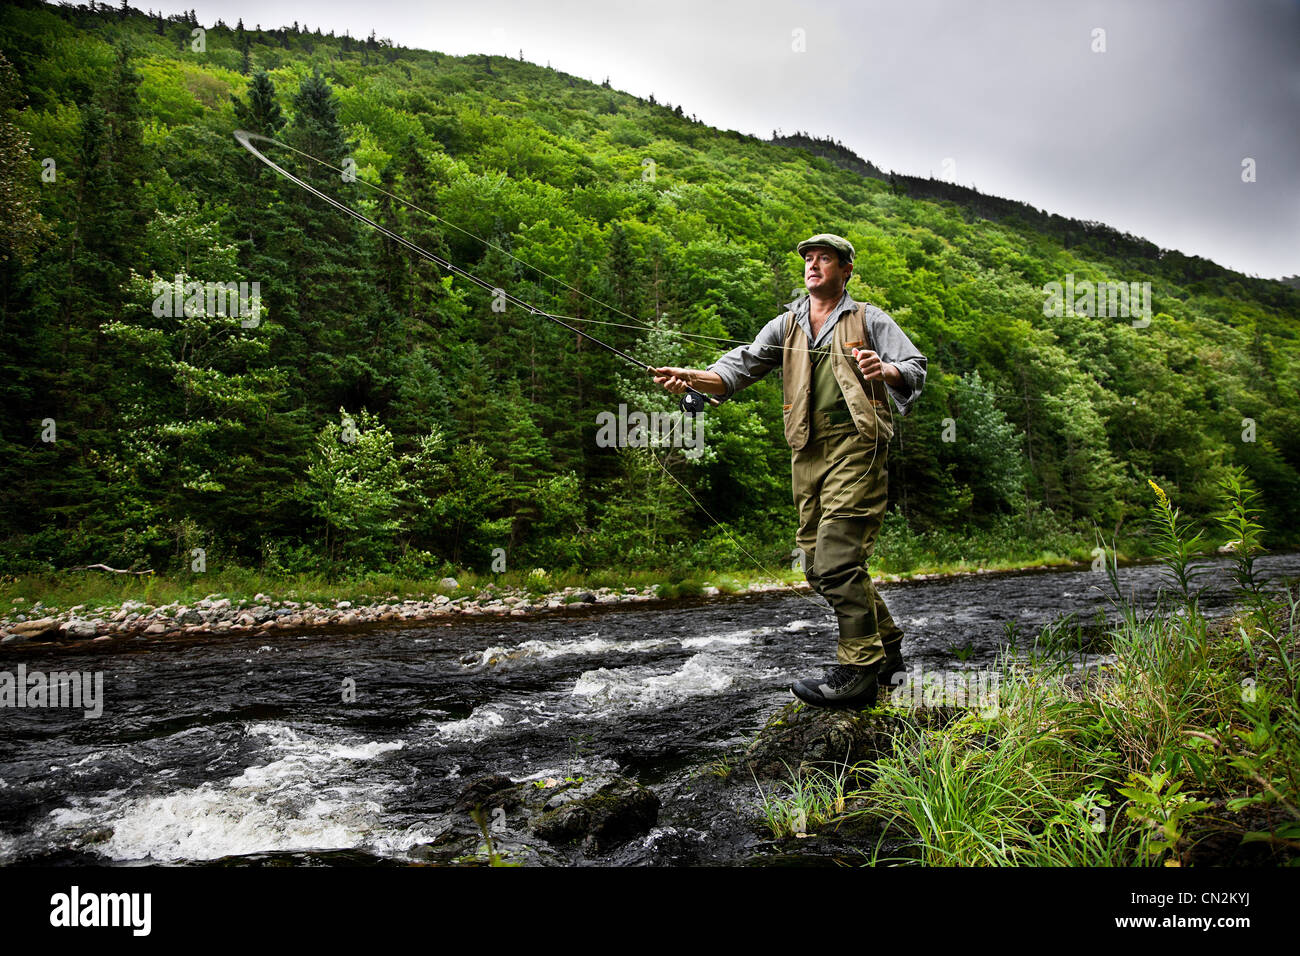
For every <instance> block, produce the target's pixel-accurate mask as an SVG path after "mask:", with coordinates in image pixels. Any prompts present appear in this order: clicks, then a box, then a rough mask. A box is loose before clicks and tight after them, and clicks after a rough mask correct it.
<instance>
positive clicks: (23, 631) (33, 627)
mask: <svg viewBox="0 0 1300 956" xmlns="http://www.w3.org/2000/svg"><path fill="white" fill-rule="evenodd" d="M58 626H59V622H58V621H56V620H55V619H54V618H52V617H42V618H39V619H38V620H35V621H20V622H18V623H17V624H10V625H9V627H8V628H7V630H8V631H9V633H10V634H16V635H17V636H19V637H26V638H32V637H40V636H41V635H42V634H46V633H48V632H49V631H53V630H57V629H58Z"/></svg>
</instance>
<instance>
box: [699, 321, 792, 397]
mask: <svg viewBox="0 0 1300 956" xmlns="http://www.w3.org/2000/svg"><path fill="white" fill-rule="evenodd" d="M788 314H789V313H785V312H783V313H781V314H780V315H778V316H777V317H776V318H775V319H773V320H772V321H770V322H768V323H767V325H765V326H763V329H762V331H760V332H759V333H758V337H757V338H755V339H754V341H753V343H752V344H750V345H741V346H737V347H736V348H734V349H732V350H731V351H730V352H727V353H726V354H725V355H723V356H722V357H721V358H719V359H718V360H717V361H716V362H714V363H713V364H712V365H710V366H709V367H708V371H710V372H717V373H718V377H719V378H720V379H722V383H723V384H724V385H725V386H726V387H727V391H726V392H725V393H724V394H723V395H722V396H720V397H719V400H720V401H724V402H725V401H726V400H727V399H729V398H731V397H732V396H733V395H735V394H736V393H737V392H738V391H740V390H741V389H742V388H748V387H749V386H750V385H753V384H754V383H755V382H757V381H758V380H759V379H761V378H762V377H763V376H764V375H766V374H767V373H768V372H770V371H772V369H774V368H780V367H781V365H782V358H783V356H782V347H783V345H784V343H785V322H786V316H787V315H788Z"/></svg>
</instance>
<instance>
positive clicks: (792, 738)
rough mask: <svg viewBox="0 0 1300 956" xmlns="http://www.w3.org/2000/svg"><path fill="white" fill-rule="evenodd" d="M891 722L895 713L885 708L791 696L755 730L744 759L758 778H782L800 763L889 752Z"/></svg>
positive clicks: (846, 759) (842, 760)
mask: <svg viewBox="0 0 1300 956" xmlns="http://www.w3.org/2000/svg"><path fill="white" fill-rule="evenodd" d="M897 726H898V724H897V718H896V717H892V716H889V715H886V714H876V713H872V712H870V711H856V710H831V709H824V708H818V707H809V706H808V705H806V704H802V703H798V702H791V703H789V704H786V705H785V706H784V707H782V708H781V709H780V710H778V711H777V712H776V713H775V714H773V715H772V718H771V719H770V720H769V721H768V722H767V725H766V726H765V727H764V728H763V729H762V730H760V731H759V732H758V734H757V736H756V737H755V738H754V740H753V741H752V742H751V743H750V745H749V746H748V747H747V748H746V749H745V755H744V761H745V763H746V765H747V767H748V769H749V770H750V771H752V772H753V773H754V774H755V775H756V776H758V777H760V778H767V779H786V778H788V777H789V776H790V774H791V773H792V772H799V771H800V770H801V769H802V768H803V767H804V765H806V764H828V763H838V764H845V763H847V764H854V763H858V762H860V761H863V760H876V759H879V758H880V757H883V756H888V755H889V754H890V753H891V752H892V746H893V745H892V742H891V739H892V734H893V732H894V730H895V728H896V727H897Z"/></svg>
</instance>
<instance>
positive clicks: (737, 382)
mask: <svg viewBox="0 0 1300 956" xmlns="http://www.w3.org/2000/svg"><path fill="white" fill-rule="evenodd" d="M798 250H799V254H800V255H801V256H803V260H804V285H805V286H806V287H807V289H808V295H807V297H800V298H798V299H796V300H795V301H793V302H791V303H790V305H789V307H788V309H789V311H787V312H785V313H784V314H782V315H779V316H777V317H776V318H774V319H773V320H772V321H771V322H768V323H767V325H765V326H764V327H763V330H762V331H761V332H759V333H758V338H756V339H755V340H754V343H753V344H752V345H744V346H741V347H739V348H736V349H732V350H731V351H730V352H728V353H727V354H726V355H723V356H722V358H720V359H719V360H718V361H717V362H715V363H714V364H713V365H710V366H709V368H708V369H707V370H701V369H685V368H672V367H664V368H657V369H655V370H654V375H655V382H656V383H657V384H660V385H663V386H664V388H666V389H667V390H668V391H670V392H673V393H675V394H681V393H682V392H684V391H685V390H686V389H687V387H691V388H694V389H696V390H698V391H701V392H706V393H708V394H711V395H721V396H723V399H724V400H726V399H728V398H731V397H732V396H733V395H735V393H736V392H738V391H739V390H740V389H742V388H746V387H747V386H749V385H752V384H753V383H754V382H757V381H758V380H759V379H761V378H762V377H763V376H764V375H766V374H767V373H768V372H770V371H771V370H772V369H774V368H778V367H779V368H781V369H782V371H783V378H784V384H783V388H784V393H785V398H784V406H785V412H784V413H785V437H786V441H787V442H789V444H790V448H791V453H792V458H791V469H790V470H791V484H792V487H793V490H794V501H795V505H796V506H797V507H798V509H799V530H798V534H797V536H796V539H795V540H796V543H797V544H798V546H799V548H800V549H802V551H803V556H804V560H805V565H804V568H805V573H806V575H807V578H808V583H809V584H810V585H812V587H813V589H814V590H816V591H817V592H818V593H819V594H821V595H822V596H823V597H825V598H826V600H827V601H828V602H830V605H831V607H832V608H833V609H834V610H835V615H836V618H837V621H838V624H839V646H838V648H837V650H836V664H834V665H832V666H831V667H829V668H828V669H827V671H826V674H825V676H824V677H822V678H821V679H820V680H818V679H816V678H805V679H803V680H799V681H796V682H795V683H794V684H793V685H791V687H790V689H791V691H793V692H794V694H795V696H796V697H798V698H799V699H800V700H803V701H806V702H807V703H809V704H814V705H816V706H819V707H870V706H872V705H873V704H875V702H876V698H877V695H878V692H879V685H880V684H882V683H884V684H888V683H889V682H890V681H891V679H892V678H893V677H894V675H895V674H897V673H901V672H902V671H903V670H904V668H903V659H902V640H903V632H902V631H901V630H899V628H898V626H897V625H896V624H895V623H894V620H893V618H892V617H891V616H890V614H889V610H888V608H886V607H885V602H884V601H882V600H881V599H880V595H879V594H877V593H876V589H875V588H874V587H873V586H872V584H871V576H870V574H869V573H868V571H867V559H868V558H869V557H870V556H871V552H872V549H873V548H874V547H875V539H876V534H877V533H878V532H879V531H880V525H881V522H882V521H883V519H884V515H885V502H886V499H887V471H886V459H887V456H888V451H889V439H890V438H891V437H893V433H894V428H893V417H892V415H891V413H890V410H889V402H888V401H887V400H886V397H885V396H886V395H888V396H889V397H890V398H892V399H893V401H894V404H895V405H896V406H897V408H898V414H899V415H906V414H907V413H908V411H909V410H910V409H911V407H912V405H913V403H914V402H915V401H916V400H917V398H919V397H920V394H921V389H922V388H923V387H924V386H925V373H926V359H925V356H924V355H922V354H921V353H920V352H919V351H917V349H916V346H914V345H913V344H912V343H911V341H910V340H909V339H908V337H907V336H906V335H905V334H904V333H903V331H902V329H900V328H899V327H898V325H897V323H895V322H894V320H893V319H892V318H890V317H889V316H888V315H887V314H886V313H885V312H883V311H881V310H880V309H878V308H876V307H875V306H873V305H868V304H866V303H857V302H854V301H853V298H852V297H851V296H850V295H849V294H848V292H847V291H846V289H845V286H847V284H848V281H849V277H850V276H851V275H852V274H853V259H854V249H853V245H852V244H851V243H850V242H849V241H848V240H847V239H844V238H842V237H841V236H836V235H831V234H828V233H823V234H821V235H817V236H813V237H812V238H810V239H805V240H804V241H803V242H801V243H799V246H798Z"/></svg>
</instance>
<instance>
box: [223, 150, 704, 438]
mask: <svg viewBox="0 0 1300 956" xmlns="http://www.w3.org/2000/svg"><path fill="white" fill-rule="evenodd" d="M235 140H236V141H237V142H238V143H239V145H240V146H242V147H244V149H246V150H248V151H249V152H250V153H252V154H253V155H254V156H256V157H257V158H258V159H259V160H261V161H262V162H263V163H265V164H266V165H267V166H269V167H270V168H271V169H274V170H275V171H276V172H277V173H279V174H280V175H281V176H283V177H284V178H285V179H287V180H289V181H290V182H293V183H297V184H298V185H299V186H301V187H302V188H303V189H305V190H307V191H308V192H309V193H311V194H312V195H313V196H315V197H316V198H317V199H320V200H322V201H324V202H326V203H328V204H329V205H331V206H333V207H334V208H335V209H337V210H339V211H340V212H344V213H347V214H348V215H349V216H351V217H352V218H353V219H356V220H357V221H358V222H363V223H365V224H366V225H367V226H370V227H371V228H372V229H376V230H378V231H379V232H381V233H383V234H384V235H385V236H387V237H388V238H389V239H392V240H393V241H394V242H396V243H397V244H398V245H400V246H401V247H402V248H404V249H409V250H410V251H411V252H414V253H415V254H416V255H418V256H421V257H423V258H425V259H427V260H428V261H430V262H432V263H434V264H435V265H438V266H441V267H442V268H444V269H446V270H447V271H448V272H451V273H453V274H454V275H458V276H461V277H462V278H465V279H468V280H469V281H470V282H472V283H474V284H475V285H476V286H478V287H479V288H481V289H486V290H487V291H488V292H490V293H492V295H493V296H496V297H498V298H501V299H504V300H505V301H506V302H511V303H513V304H514V305H517V306H518V307H519V308H521V309H523V310H525V311H526V312H528V313H529V314H530V315H540V316H542V317H544V318H547V319H550V320H551V321H552V322H554V323H556V324H557V325H560V326H563V327H564V328H566V329H568V330H569V331H570V332H573V333H575V334H576V335H580V336H582V337H583V338H584V339H586V340H587V341H589V342H592V343H594V344H595V345H599V346H600V347H601V348H603V349H605V350H606V351H607V352H612V353H613V354H614V355H617V356H618V357H619V358H621V359H623V361H625V362H627V363H629V364H631V365H635V366H636V367H637V368H639V369H642V370H644V371H646V372H649V373H650V374H651V375H654V374H656V372H657V370H656V369H655V367H654V366H653V365H650V364H648V363H646V362H642V361H641V360H640V359H637V358H633V357H632V356H631V355H628V354H627V353H626V352H623V351H621V350H619V349H616V348H614V346H612V345H610V344H609V343H607V342H602V341H601V340H600V339H598V338H596V337H595V336H594V335H591V334H590V333H588V332H584V331H583V330H582V329H579V328H575V327H574V326H572V325H570V324H569V323H568V322H565V321H564V320H563V319H560V318H557V317H556V316H554V315H551V313H549V312H545V311H543V310H542V309H539V308H537V307H536V306H535V305H532V304H530V303H528V302H525V301H524V300H523V299H520V298H518V297H517V296H514V295H511V294H510V293H509V292H507V291H506V290H505V289H503V288H501V287H500V286H494V285H492V284H491V283H490V282H487V281H485V280H483V279H480V278H479V277H478V276H476V275H474V274H473V273H471V272H469V271H467V270H465V269H462V268H461V267H460V266H458V265H456V264H455V263H452V262H448V261H447V260H446V259H444V258H442V257H441V256H436V255H434V254H433V253H432V252H429V251H428V250H427V249H425V248H423V247H421V246H418V245H416V244H415V243H414V242H412V241H411V240H409V239H407V238H406V237H405V236H401V235H398V234H397V233H395V232H393V231H392V230H391V229H389V228H387V227H385V226H381V225H380V224H379V223H377V222H375V221H374V220H373V219H371V218H370V217H369V216H367V215H365V214H364V213H360V212H357V210H355V209H353V208H352V207H351V206H349V205H347V204H346V203H341V202H339V201H338V200H337V199H335V198H334V197H332V196H328V195H326V194H325V193H323V192H321V191H320V190H319V189H317V188H316V187H315V186H313V185H311V184H310V183H307V182H304V181H303V180H301V179H299V178H298V177H297V176H295V175H294V174H293V173H291V172H289V171H288V170H286V169H284V168H283V167H282V166H280V165H279V164H278V163H276V162H274V161H273V160H271V159H270V158H268V157H267V156H266V155H264V154H263V153H262V151H261V150H259V149H258V148H257V147H256V146H254V145H253V143H252V142H251V141H252V140H258V141H259V142H263V143H270V144H272V145H273V146H281V147H285V144H284V143H281V142H279V141H278V140H275V139H272V138H271V137H269V136H262V135H261V134H260V133H250V132H248V131H247V130H242V129H237V130H235ZM285 148H292V147H285ZM304 155H305V154H304ZM312 158H314V157H312ZM717 404H718V400H717V399H716V398H713V397H712V396H710V395H705V394H704V393H703V392H699V391H697V390H696V389H694V388H691V387H690V386H687V388H686V392H685V394H683V395H682V399H681V409H682V411H683V412H686V413H687V414H690V415H694V414H697V413H699V412H702V411H704V409H705V408H707V407H708V406H709V405H717Z"/></svg>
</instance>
